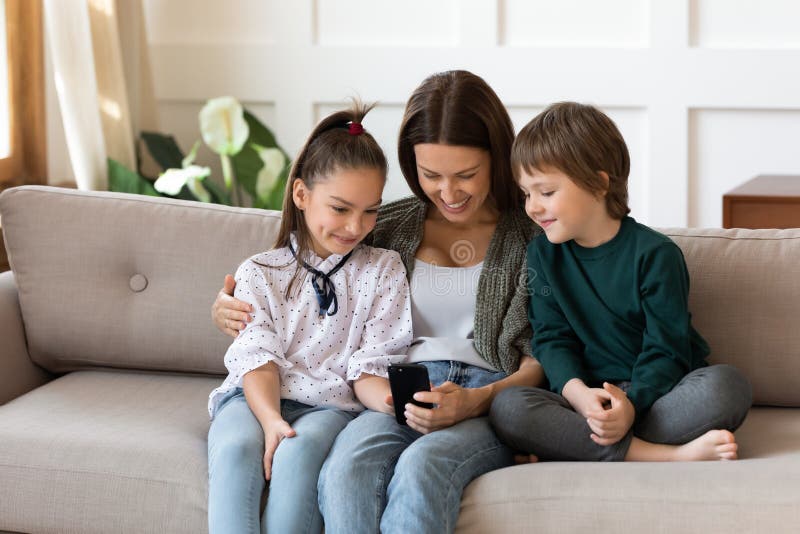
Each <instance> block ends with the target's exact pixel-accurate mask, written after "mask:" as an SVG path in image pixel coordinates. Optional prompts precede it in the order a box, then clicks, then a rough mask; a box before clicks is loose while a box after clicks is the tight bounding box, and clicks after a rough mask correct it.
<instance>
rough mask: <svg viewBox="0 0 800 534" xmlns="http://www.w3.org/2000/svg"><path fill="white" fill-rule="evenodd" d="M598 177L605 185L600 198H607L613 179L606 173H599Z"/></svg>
mask: <svg viewBox="0 0 800 534" xmlns="http://www.w3.org/2000/svg"><path fill="white" fill-rule="evenodd" d="M597 175H598V176H600V178H602V180H603V184H604V186H603V190H602V191H601V192H600V196H606V193H608V188H609V187H610V186H611V178H609V176H608V173H607V172H606V171H597Z"/></svg>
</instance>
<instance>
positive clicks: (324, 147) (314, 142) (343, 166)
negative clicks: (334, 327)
mask: <svg viewBox="0 0 800 534" xmlns="http://www.w3.org/2000/svg"><path fill="white" fill-rule="evenodd" d="M374 106H375V104H371V105H365V104H363V103H361V102H360V101H359V100H357V99H353V102H352V105H351V107H350V108H349V109H344V110H341V111H337V112H335V113H332V114H331V115H328V116H327V117H325V118H324V119H322V120H321V121H320V122H319V124H317V126H316V127H315V128H314V130H313V131H312V132H311V134H310V135H309V136H308V139H307V140H306V143H305V145H303V148H302V149H301V150H300V153H299V154H298V155H297V158H295V160H294V163H293V165H292V169H291V171H290V172H289V179H288V180H286V191H285V194H284V198H283V214H282V217H281V226H280V229H279V230H278V237H277V239H276V240H275V248H282V247H288V246H289V244H290V243H291V241H290V237H291V235H292V234H293V233H294V235H295V237H296V239H297V250H296V251H295V253H296V255H297V258H300V259H303V260H304V261H307V260H308V258H309V253H310V251H311V248H312V239H311V233H310V232H309V230H308V225H307V224H306V220H305V217H304V216H303V212H302V211H301V210H300V209H298V207H297V206H295V204H294V199H293V190H294V182H295V181H296V180H302V181H303V183H304V184H305V186H306V188H308V189H313V188H314V186H315V185H316V184H317V183H319V182H321V181H324V180H327V179H328V177H329V176H330V175H331V173H333V172H336V171H340V170H349V169H359V168H369V169H377V170H379V171H381V173H382V175H383V178H384V180H386V173H387V169H388V166H387V162H386V156H385V155H384V153H383V150H381V147H380V146H379V145H378V142H377V141H375V138H374V137H372V135H371V134H370V133H369V132H367V131H366V130H363V131H362V132H361V133H351V128H356V130H355V131H356V132H357V131H358V126H360V125H361V123H362V121H363V119H364V116H366V114H367V113H368V112H369V111H370V110H371V109H372V108H373V107H374ZM351 125H356V126H352V127H351ZM362 128H363V127H362ZM297 269H298V270H297V272H296V273H295V276H294V278H293V279H292V281H291V283H290V284H289V287H288V289H287V293H286V294H287V296H288V295H289V293H290V292H291V288H292V286H293V285H294V282H295V281H296V280H297V278H298V274H299V273H300V270H301V269H300V266H299V264H298V266H297Z"/></svg>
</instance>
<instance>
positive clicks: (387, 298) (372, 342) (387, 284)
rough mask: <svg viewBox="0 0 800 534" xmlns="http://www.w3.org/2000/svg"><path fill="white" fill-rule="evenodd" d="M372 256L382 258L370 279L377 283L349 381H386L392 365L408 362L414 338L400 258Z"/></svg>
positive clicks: (390, 253) (389, 254)
mask: <svg viewBox="0 0 800 534" xmlns="http://www.w3.org/2000/svg"><path fill="white" fill-rule="evenodd" d="M372 253H373V254H379V255H380V258H379V259H378V261H377V265H378V268H377V271H376V273H375V276H374V277H369V279H370V280H372V281H373V282H372V283H373V284H374V293H373V294H374V298H373V301H372V306H371V308H370V312H369V316H368V318H367V321H366V323H365V325H364V330H363V332H362V335H361V343H360V345H359V349H358V350H357V351H355V352H354V353H353V355H352V356H351V357H350V359H349V361H348V364H347V380H350V381H352V380H356V379H358V378H359V377H360V376H361V373H368V374H371V375H375V376H381V377H384V378H386V377H387V376H388V367H389V364H390V363H396V362H398V361H402V360H404V359H405V357H406V352H407V350H408V346H409V345H410V344H411V339H412V329H411V297H410V294H409V289H408V280H407V278H406V270H405V267H403V262H402V261H401V260H400V255H399V254H398V253H397V252H394V251H385V250H378V249H373V251H372ZM365 278H367V277H365Z"/></svg>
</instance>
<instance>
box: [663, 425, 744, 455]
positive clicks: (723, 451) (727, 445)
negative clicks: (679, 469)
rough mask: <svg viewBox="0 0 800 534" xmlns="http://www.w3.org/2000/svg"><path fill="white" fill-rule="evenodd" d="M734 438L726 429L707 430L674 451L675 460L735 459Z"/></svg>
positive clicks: (736, 446)
mask: <svg viewBox="0 0 800 534" xmlns="http://www.w3.org/2000/svg"><path fill="white" fill-rule="evenodd" d="M738 448H739V446H738V445H737V444H736V438H735V437H734V436H733V434H732V433H731V432H729V431H727V430H709V431H708V432H706V433H705V434H703V435H702V436H700V437H699V438H696V439H694V440H692V441H690V442H689V443H686V444H685V445H681V446H679V447H678V448H677V450H676V451H675V457H676V458H675V459H676V460H677V461H683V462H691V461H698V460H736V458H738V455H737V450H738Z"/></svg>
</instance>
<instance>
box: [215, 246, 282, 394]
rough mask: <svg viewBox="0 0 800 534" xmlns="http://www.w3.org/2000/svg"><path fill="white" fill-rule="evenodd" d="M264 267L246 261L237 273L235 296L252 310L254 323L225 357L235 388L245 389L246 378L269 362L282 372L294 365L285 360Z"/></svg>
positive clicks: (242, 332)
mask: <svg viewBox="0 0 800 534" xmlns="http://www.w3.org/2000/svg"><path fill="white" fill-rule="evenodd" d="M268 269H269V268H268V267H263V266H260V265H258V264H256V263H255V262H253V261H252V260H247V261H245V262H244V263H242V265H240V266H239V269H238V270H237V271H236V290H235V292H234V296H235V297H236V298H237V299H239V300H242V301H244V302H247V303H248V304H250V305H252V306H253V310H254V314H253V320H252V321H250V322H249V323H247V325H246V326H245V329H244V330H242V331H241V332H240V333H239V335H238V336H237V337H236V339H235V340H234V341H233V343H232V344H231V346H230V347H228V351H227V352H226V353H225V367H227V369H228V372H229V373H230V377H231V379H232V380H233V381H234V384H233V385H235V386H241V385H242V379H243V377H244V375H245V374H247V373H248V372H250V371H252V370H253V369H257V368H259V367H261V366H262V365H265V364H267V363H269V362H275V364H276V365H278V366H279V367H282V368H290V367H291V366H292V364H291V363H290V362H288V361H287V360H286V358H285V354H284V350H283V344H282V343H281V338H280V336H279V334H278V329H277V328H276V324H275V321H274V319H273V317H272V313H271V311H270V305H269V300H270V296H271V295H272V293H273V291H274V288H273V286H272V284H270V283H269V280H268V279H267V275H266V271H267V270H268Z"/></svg>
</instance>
